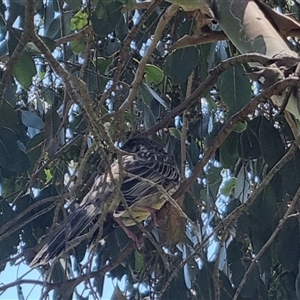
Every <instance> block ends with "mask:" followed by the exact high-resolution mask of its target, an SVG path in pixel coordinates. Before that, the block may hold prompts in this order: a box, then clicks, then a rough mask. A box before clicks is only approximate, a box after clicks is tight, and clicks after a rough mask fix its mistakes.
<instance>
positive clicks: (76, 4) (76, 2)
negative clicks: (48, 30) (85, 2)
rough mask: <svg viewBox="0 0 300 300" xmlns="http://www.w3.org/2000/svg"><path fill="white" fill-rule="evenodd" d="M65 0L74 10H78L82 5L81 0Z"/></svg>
mask: <svg viewBox="0 0 300 300" xmlns="http://www.w3.org/2000/svg"><path fill="white" fill-rule="evenodd" d="M65 2H66V3H67V4H68V5H69V6H70V7H71V8H72V9H73V10H75V11H78V10H79V9H80V8H81V6H82V1H81V0H66V1H65Z"/></svg>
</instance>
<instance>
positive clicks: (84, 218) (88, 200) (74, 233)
mask: <svg viewBox="0 0 300 300" xmlns="http://www.w3.org/2000/svg"><path fill="white" fill-rule="evenodd" d="M104 181H106V182H105V184H104ZM113 190H114V188H113V185H112V183H111V180H110V179H109V178H107V176H106V175H102V176H100V177H99V178H98V179H97V180H96V181H95V183H94V185H93V187H92V189H91V190H90V192H89V193H88V194H87V195H86V196H85V197H84V199H83V201H82V202H81V204H80V206H79V207H78V208H76V209H75V210H74V211H73V212H72V213H71V214H69V215H68V217H67V219H66V221H65V222H64V223H63V224H61V225H63V226H60V227H59V229H58V230H56V231H54V232H53V233H51V234H50V236H49V237H48V238H47V242H46V243H45V245H44V246H43V247H42V248H41V250H40V251H39V252H38V253H37V255H36V256H35V257H34V259H33V260H32V261H31V263H30V266H31V267H37V266H39V265H45V264H47V263H48V262H49V261H50V260H51V259H53V258H55V257H58V256H59V255H60V254H61V253H62V252H63V251H65V250H70V249H68V248H74V247H75V246H77V245H78V244H79V243H80V242H79V243H78V244H77V245H76V244H73V245H72V246H71V245H69V246H68V242H70V241H73V240H74V239H75V238H76V237H78V236H79V235H80V234H81V233H82V232H83V231H84V230H85V229H86V228H87V227H88V226H89V225H90V224H91V222H92V221H93V219H94V218H95V217H96V216H99V215H100V214H101V215H102V217H101V218H99V217H98V218H97V225H98V226H99V228H101V230H102V227H103V223H104V221H105V218H106V215H107V214H108V213H109V212H113V210H114V209H115V208H116V207H117V206H118V202H119V201H115V204H114V205H113V203H114V201H113V200H112V199H111V196H112V194H113ZM108 198H110V202H109V203H108V201H106V200H107V199H108ZM103 200H104V201H103ZM109 210H110V211H109ZM99 235H102V233H100V232H99Z"/></svg>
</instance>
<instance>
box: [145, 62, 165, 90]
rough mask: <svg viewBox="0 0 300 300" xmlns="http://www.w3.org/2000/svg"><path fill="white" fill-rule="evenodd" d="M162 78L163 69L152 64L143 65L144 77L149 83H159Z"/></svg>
mask: <svg viewBox="0 0 300 300" xmlns="http://www.w3.org/2000/svg"><path fill="white" fill-rule="evenodd" d="M163 78H164V74H163V71H162V70H161V69H160V68H159V67H157V66H154V65H150V64H146V66H145V79H146V82H147V83H148V84H149V85H152V84H156V85H158V84H160V83H161V82H162V80H163Z"/></svg>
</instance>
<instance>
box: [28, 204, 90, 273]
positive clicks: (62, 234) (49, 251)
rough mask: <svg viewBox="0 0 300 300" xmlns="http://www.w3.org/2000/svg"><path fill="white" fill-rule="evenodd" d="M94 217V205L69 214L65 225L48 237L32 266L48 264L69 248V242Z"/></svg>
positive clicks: (79, 208)
mask: <svg viewBox="0 0 300 300" xmlns="http://www.w3.org/2000/svg"><path fill="white" fill-rule="evenodd" d="M94 217H95V207H94V205H87V206H85V207H78V208H77V209H76V210H75V211H74V212H73V213H72V214H70V215H69V216H68V218H67V220H66V222H64V224H65V226H64V227H63V228H62V226H63V225H61V226H59V229H58V230H56V231H54V232H53V233H52V234H51V235H50V236H49V237H48V240H47V242H46V243H45V244H44V246H43V247H42V248H41V250H40V251H39V252H38V253H37V254H36V256H35V257H34V258H33V260H32V261H31V263H30V266H31V267H33V268H34V267H37V266H41V265H46V264H47V263H49V261H50V260H51V259H53V258H56V257H58V256H60V254H61V253H62V252H63V251H64V250H66V249H67V245H68V242H70V241H72V240H73V239H75V238H76V237H77V236H78V235H79V234H80V233H81V232H82V231H83V230H84V229H85V228H86V227H87V226H88V225H89V224H90V223H91V222H92V220H93V219H94ZM67 250H69V249H67Z"/></svg>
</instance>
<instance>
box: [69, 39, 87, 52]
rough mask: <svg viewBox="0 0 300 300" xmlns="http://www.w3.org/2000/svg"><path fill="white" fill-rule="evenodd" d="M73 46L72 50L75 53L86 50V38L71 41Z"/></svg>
mask: <svg viewBox="0 0 300 300" xmlns="http://www.w3.org/2000/svg"><path fill="white" fill-rule="evenodd" d="M70 46H71V50H72V51H73V52H74V53H75V54H79V53H82V52H84V50H85V48H86V42H85V39H84V38H81V39H78V40H75V41H71V43H70Z"/></svg>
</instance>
